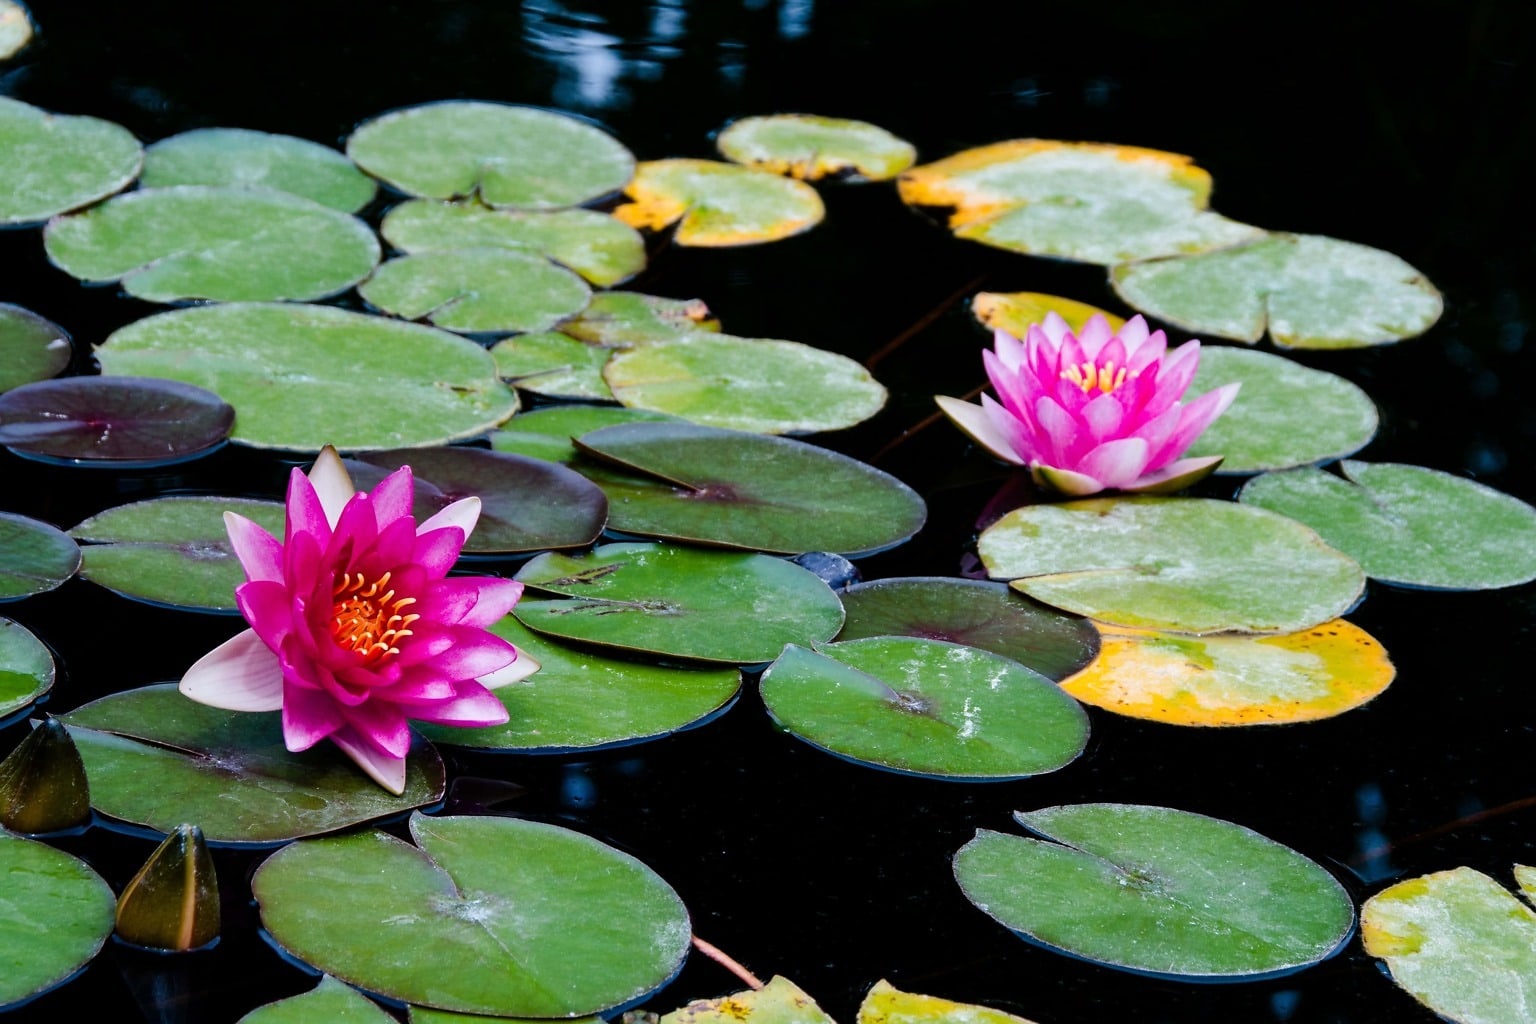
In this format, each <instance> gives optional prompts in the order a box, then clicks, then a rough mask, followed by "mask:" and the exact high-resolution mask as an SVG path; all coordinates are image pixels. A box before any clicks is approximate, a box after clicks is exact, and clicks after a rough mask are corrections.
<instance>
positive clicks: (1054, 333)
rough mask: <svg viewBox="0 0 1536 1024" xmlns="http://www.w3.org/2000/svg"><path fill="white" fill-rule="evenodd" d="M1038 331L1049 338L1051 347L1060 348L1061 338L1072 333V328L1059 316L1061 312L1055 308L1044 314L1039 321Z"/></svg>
mask: <svg viewBox="0 0 1536 1024" xmlns="http://www.w3.org/2000/svg"><path fill="white" fill-rule="evenodd" d="M1040 333H1041V334H1044V335H1045V336H1046V338H1047V339H1049V341H1050V343H1051V347H1052V348H1058V349H1059V348H1061V340H1062V339H1063V338H1065V337H1066V336H1067V335H1068V334H1070V333H1072V328H1071V327H1069V326H1067V322H1066V321H1065V320H1063V319H1062V318H1061V314H1060V313H1057V312H1056V311H1055V310H1052V311H1051V312H1049V313H1047V314H1045V319H1044V320H1042V321H1040Z"/></svg>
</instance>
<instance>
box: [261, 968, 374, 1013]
mask: <svg viewBox="0 0 1536 1024" xmlns="http://www.w3.org/2000/svg"><path fill="white" fill-rule="evenodd" d="M394 1020H395V1018H393V1017H391V1016H390V1015H389V1014H388V1013H385V1012H384V1010H383V1009H382V1008H380V1006H379V1005H378V1004H377V1003H375V1002H374V1001H373V1000H371V999H369V998H368V997H367V996H365V995H363V994H362V993H361V992H358V991H357V990H356V989H354V988H352V987H350V986H349V985H346V984H344V983H342V982H339V981H337V980H336V979H335V978H332V977H331V976H330V975H322V976H321V978H320V984H318V985H316V986H315V987H314V988H312V989H310V990H309V991H308V992H304V993H301V994H299V995H296V996H290V997H289V998H287V999H279V1000H277V1001H276V1002H273V1003H267V1004H266V1005H265V1006H258V1007H256V1009H254V1010H252V1011H251V1012H250V1013H248V1014H246V1015H245V1016H244V1017H241V1018H240V1020H239V1021H238V1022H237V1024H314V1022H315V1021H326V1022H327V1024H332V1022H334V1024H394Z"/></svg>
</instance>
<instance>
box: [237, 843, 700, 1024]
mask: <svg viewBox="0 0 1536 1024" xmlns="http://www.w3.org/2000/svg"><path fill="white" fill-rule="evenodd" d="M411 837H412V838H413V839H414V840H415V841H416V846H411V845H410V844H408V843H404V842H401V841H400V840H398V839H395V838H394V837H392V836H388V835H385V834H384V833H382V832H367V833H360V834H356V835H349V836H344V837H340V838H335V839H320V840H309V841H305V842H301V843H294V844H293V845H291V846H288V847H286V848H285V849H282V850H279V851H278V852H277V853H276V854H274V855H273V856H271V857H270V858H268V859H267V861H266V863H264V864H262V866H261V867H260V868H259V869H257V871H256V875H255V877H254V878H253V879H252V889H253V891H254V892H255V894H256V899H257V900H258V901H259V902H260V904H261V920H262V924H263V925H264V926H265V927H266V929H267V930H268V931H269V932H271V934H272V937H273V939H274V940H275V941H276V942H277V943H278V944H279V945H280V946H282V947H283V948H284V949H286V950H287V951H288V952H290V953H291V954H293V955H294V956H296V957H298V958H299V959H301V960H304V961H305V962H307V963H310V964H313V965H314V966H316V967H318V968H320V969H321V970H324V971H326V972H327V973H329V974H333V975H335V976H336V977H338V978H341V979H342V980H343V981H347V982H350V983H351V984H354V985H358V986H360V987H362V988H364V989H367V990H369V991H372V992H378V993H380V994H382V995H385V996H388V997H389V998H392V999H402V1000H406V1001H408V1002H411V1003H416V1004H419V1005H423V1006H431V1007H436V1008H438V1009H443V1010H454V1011H458V1012H461V1013H481V1014H492V1015H495V1016H528V1017H533V1016H538V1017H575V1016H580V1015H582V1014H590V1013H595V1012H597V1011H599V1010H606V1009H609V1008H612V1007H616V1006H622V1005H624V1004H625V1003H629V1002H632V1001H634V1000H636V999H638V998H640V997H642V996H644V995H645V994H646V993H648V992H650V991H652V990H653V989H655V988H657V987H659V986H660V985H662V984H663V983H664V982H666V981H667V980H668V979H669V978H670V977H671V976H672V975H673V974H674V973H675V972H676V971H677V969H678V967H679V965H680V964H681V962H682V959H683V955H684V954H685V953H686V952H687V950H688V940H689V935H690V927H689V922H688V912H687V911H686V910H685V909H684V908H683V904H682V902H681V901H680V900H679V899H678V898H677V893H675V892H673V891H672V888H671V887H670V886H668V885H667V883H666V882H664V881H663V880H662V879H661V878H659V877H658V876H657V875H656V874H655V873H654V872H652V871H651V870H650V869H649V868H647V867H646V866H645V865H644V864H641V863H640V862H639V861H637V860H635V859H634V858H633V857H630V856H629V855H628V854H624V853H620V852H619V851H618V850H615V849H613V848H611V847H608V846H604V845H603V844H602V843H599V842H597V841H596V840H595V839H590V838H588V837H587V836H584V835H581V834H580V833H577V832H572V831H569V830H567V829H563V828H557V827H555V826H554V825H544V824H540V823H538V822H533V821H521V820H517V819H512V818H467V817H464V818H456V817H444V818H425V817H422V816H420V815H413V816H412V817H411Z"/></svg>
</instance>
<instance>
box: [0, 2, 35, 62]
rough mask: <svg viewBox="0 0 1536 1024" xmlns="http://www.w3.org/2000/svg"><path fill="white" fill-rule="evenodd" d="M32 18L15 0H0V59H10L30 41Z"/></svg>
mask: <svg viewBox="0 0 1536 1024" xmlns="http://www.w3.org/2000/svg"><path fill="white" fill-rule="evenodd" d="M32 36H33V30H32V19H31V18H30V17H28V16H27V9H26V8H25V7H23V6H21V4H19V3H17V2H16V0H0V60H10V59H11V58H12V57H14V56H16V55H17V54H18V53H20V52H21V51H22V50H24V49H26V46H27V44H28V43H30V42H31V41H32Z"/></svg>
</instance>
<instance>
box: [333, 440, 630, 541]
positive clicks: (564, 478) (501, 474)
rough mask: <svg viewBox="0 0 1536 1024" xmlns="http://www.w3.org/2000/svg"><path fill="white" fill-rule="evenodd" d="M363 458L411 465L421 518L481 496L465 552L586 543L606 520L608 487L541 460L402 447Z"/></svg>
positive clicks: (359, 479)
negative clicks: (604, 491)
mask: <svg viewBox="0 0 1536 1024" xmlns="http://www.w3.org/2000/svg"><path fill="white" fill-rule="evenodd" d="M364 460H365V462H366V463H368V464H371V465H373V466H375V467H378V468H381V469H384V470H395V469H398V468H400V467H401V466H410V467H411V470H412V472H413V473H414V474H415V475H416V517H417V519H418V520H420V519H424V518H425V517H426V516H429V515H433V514H435V513H436V512H438V511H439V510H440V509H442V508H445V507H446V506H448V505H450V504H452V503H453V502H455V501H458V500H459V499H460V498H467V497H469V496H471V495H474V496H477V497H479V499H480V522H479V524H478V525H476V527H475V531H474V533H473V534H471V535H470V538H469V542H468V543H467V544H465V545H464V553H465V554H467V555H502V554H513V553H517V552H521V551H547V550H549V549H550V548H576V547H585V546H586V545H588V544H591V543H592V542H593V541H595V540H596V539H597V536H598V534H600V533H602V532H603V524H604V522H605V521H606V520H607V518H608V499H607V498H606V497H604V496H603V492H602V491H600V490H598V488H597V487H596V486H595V485H594V484H592V483H591V482H590V481H588V480H587V479H586V478H585V477H583V476H581V474H579V473H576V472H574V471H572V470H570V469H567V468H566V467H564V466H560V465H556V464H555V463H552V462H545V461H544V460H542V459H532V458H528V457H527V456H523V455H510V454H507V453H505V452H492V451H486V450H485V449H483V448H400V449H396V450H393V451H384V452H370V453H369V454H368V455H366V456H365V457H364ZM380 478H381V479H382V477H380ZM354 482H355V483H356V484H357V485H358V486H359V487H372V486H373V482H372V481H371V480H368V479H366V472H365V471H364V472H362V473H354Z"/></svg>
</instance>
